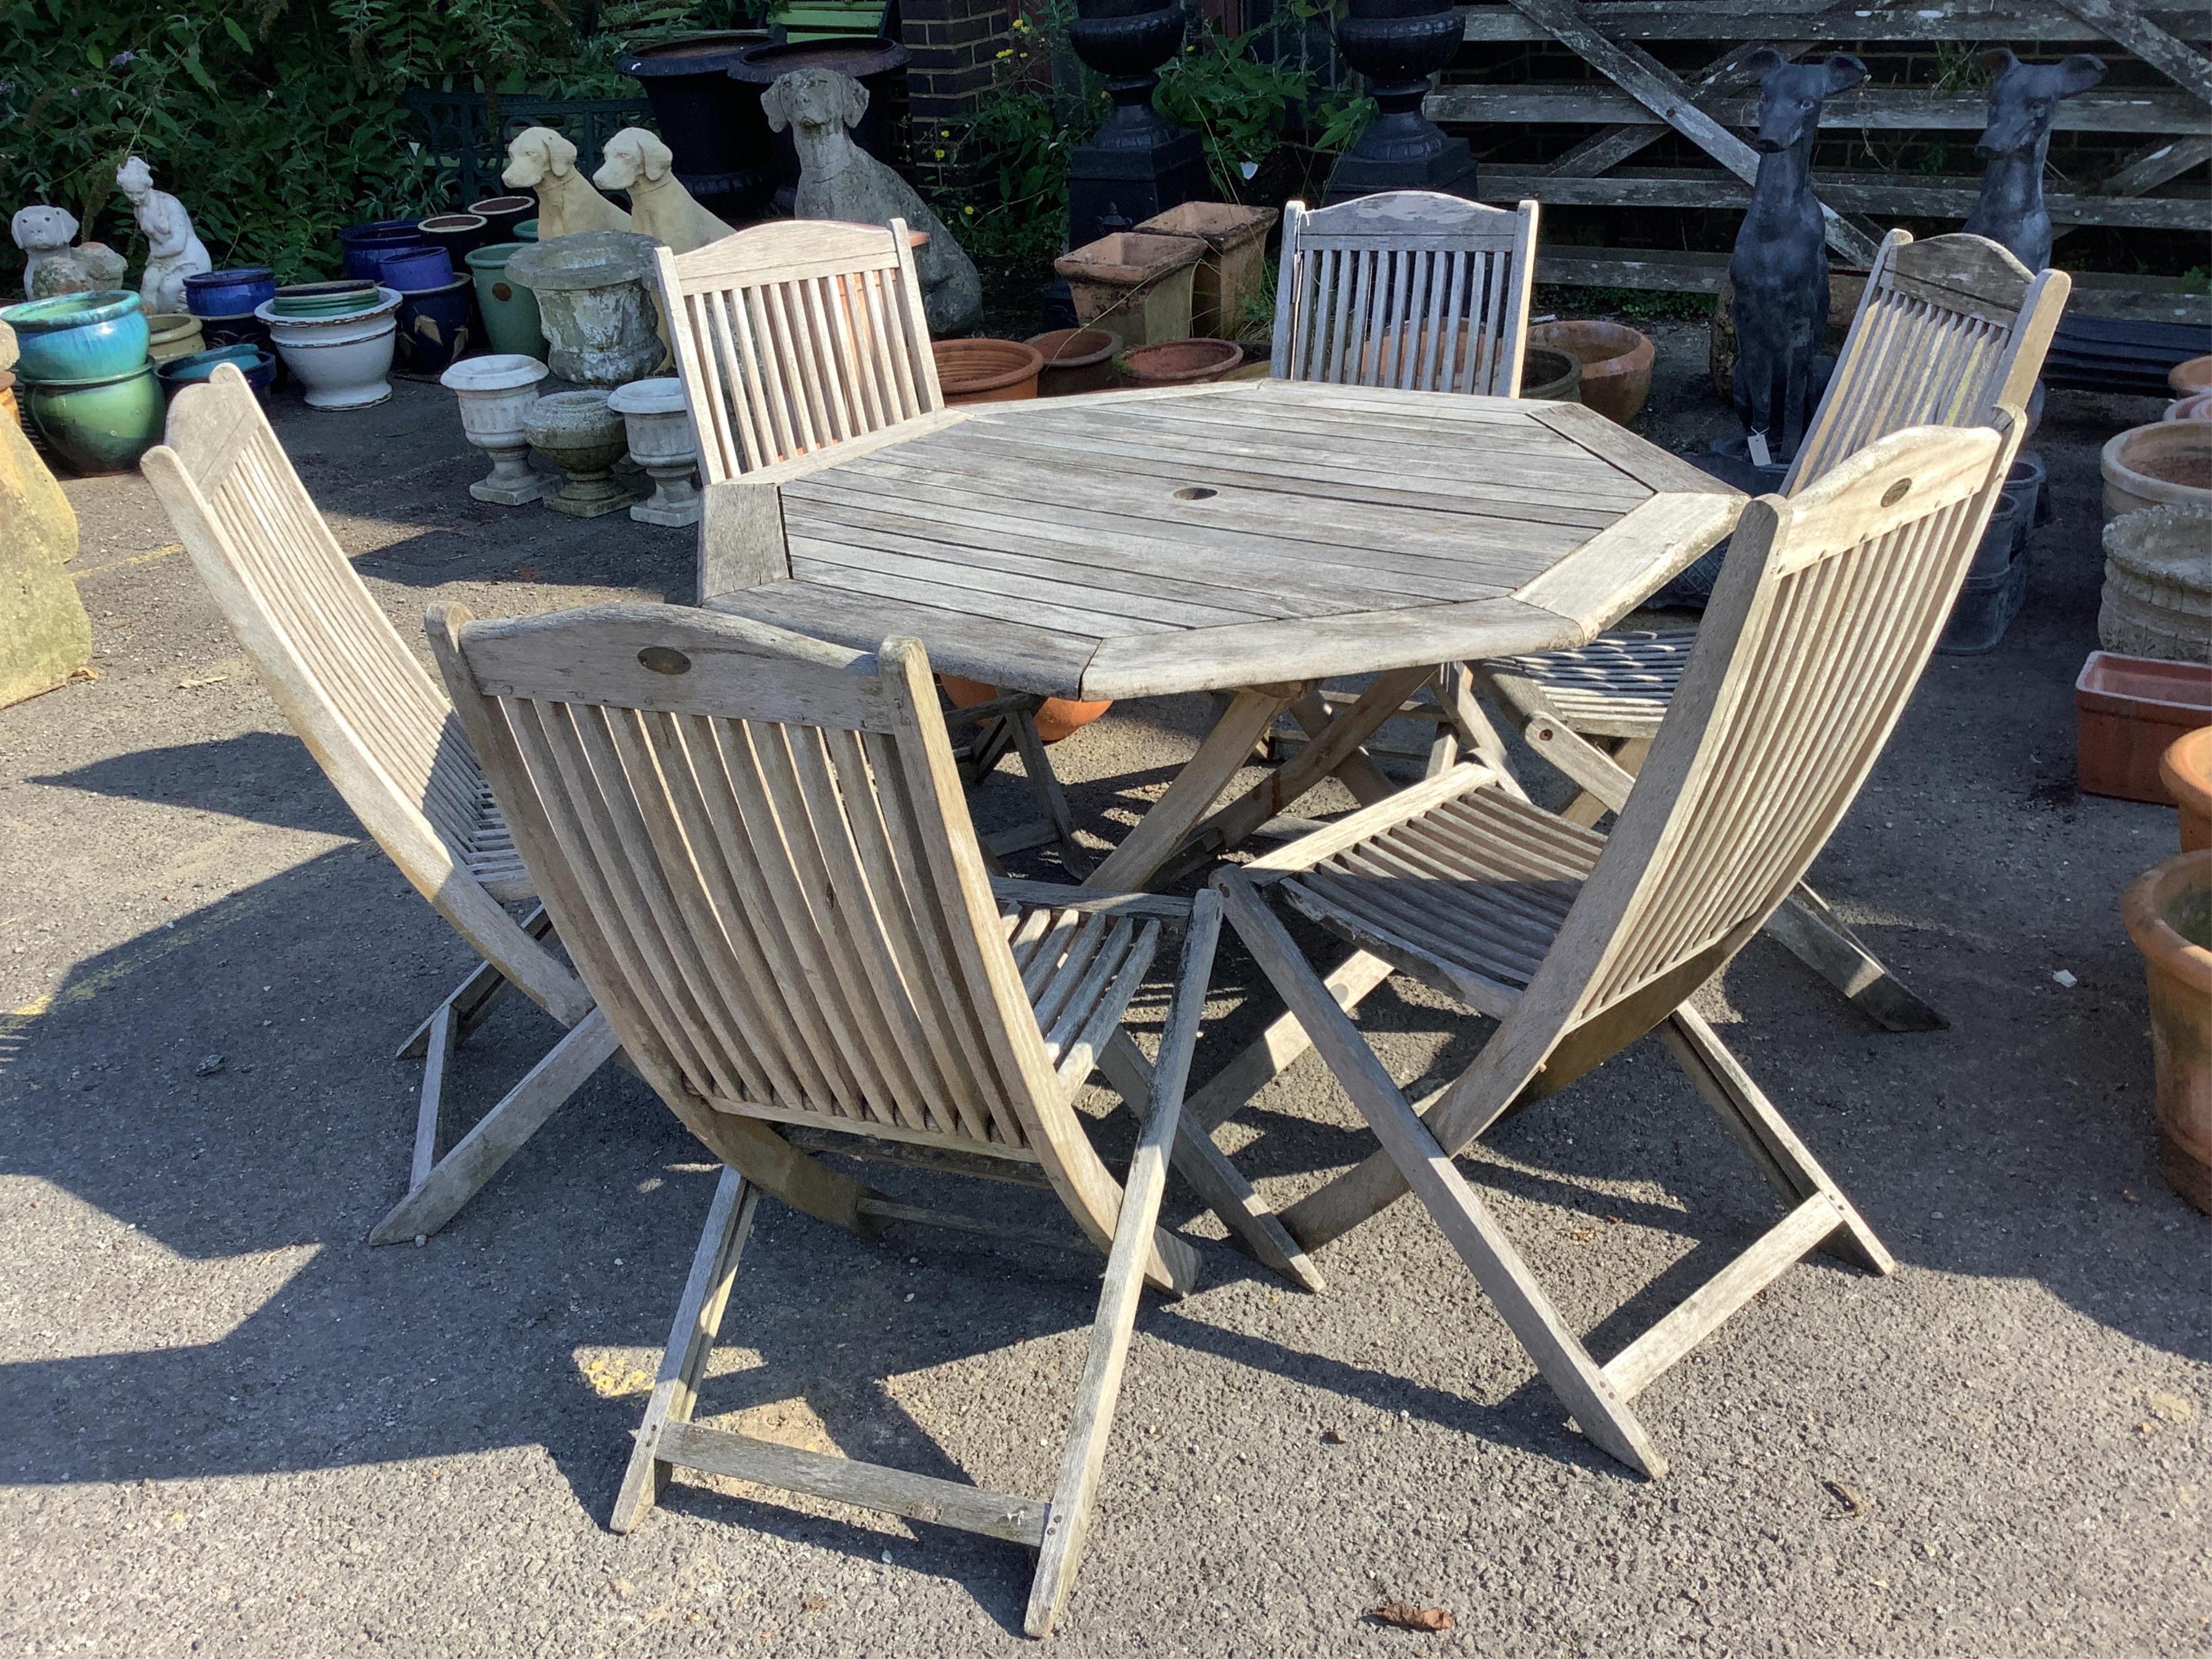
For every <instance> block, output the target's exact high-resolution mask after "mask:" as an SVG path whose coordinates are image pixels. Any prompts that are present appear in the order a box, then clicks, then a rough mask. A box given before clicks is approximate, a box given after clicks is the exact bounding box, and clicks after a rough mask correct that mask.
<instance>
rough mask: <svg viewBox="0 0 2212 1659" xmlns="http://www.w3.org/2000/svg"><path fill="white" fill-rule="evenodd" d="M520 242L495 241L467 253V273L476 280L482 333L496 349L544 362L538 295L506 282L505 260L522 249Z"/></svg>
mask: <svg viewBox="0 0 2212 1659" xmlns="http://www.w3.org/2000/svg"><path fill="white" fill-rule="evenodd" d="M525 246H526V244H524V243H521V242H494V243H493V244H492V245H491V246H489V247H480V248H478V249H477V250H476V251H475V252H473V253H471V254H470V255H469V257H468V258H469V275H470V276H472V277H473V278H474V279H475V281H476V285H477V309H478V310H479V311H481V312H482V313H483V322H484V333H485V334H486V336H488V337H489V341H490V344H491V349H493V350H494V351H495V352H498V353H501V354H502V355H504V356H513V357H535V358H537V359H538V362H544V361H545V351H546V347H545V330H544V325H542V324H541V323H540V322H539V321H538V296H537V295H535V294H533V293H532V292H531V290H530V289H526V288H525V287H523V285H522V284H521V283H515V282H509V281H508V280H507V261H508V260H509V259H511V258H513V257H514V256H515V255H516V254H518V253H520V252H522V250H523V248H524V247H525Z"/></svg>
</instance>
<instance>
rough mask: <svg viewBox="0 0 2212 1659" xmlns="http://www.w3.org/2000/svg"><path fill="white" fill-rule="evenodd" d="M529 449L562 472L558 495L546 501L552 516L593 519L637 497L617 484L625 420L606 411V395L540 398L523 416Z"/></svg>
mask: <svg viewBox="0 0 2212 1659" xmlns="http://www.w3.org/2000/svg"><path fill="white" fill-rule="evenodd" d="M522 429H523V431H524V432H525V433H526V435H528V437H529V439H530V447H532V449H534V450H536V451H537V452H538V453H539V454H540V455H543V456H544V458H545V459H547V460H549V461H550V462H551V463H552V464H553V465H555V466H557V467H558V468H560V469H561V474H562V481H563V482H562V485H561V489H560V491H559V493H558V494H556V495H547V496H546V497H545V505H546V506H548V507H551V508H552V509H553V510H554V511H555V512H556V513H569V514H571V515H572V516H574V517H575V518H579V519H596V518H598V517H599V516H600V514H602V513H619V512H621V511H622V509H623V508H624V507H628V506H629V504H630V502H631V501H635V499H636V497H635V496H634V495H631V494H630V492H629V490H627V489H623V487H622V485H620V484H618V483H616V482H615V479H614V465H615V463H616V462H617V461H618V460H620V459H622V458H623V449H624V447H625V444H624V439H623V417H622V416H619V415H617V414H616V413H615V412H614V410H611V409H609V408H608V407H607V394H606V393H605V392H554V393H553V394H552V395H551V396H550V397H546V398H539V399H538V401H537V402H536V403H534V404H531V405H530V409H529V410H528V412H527V413H526V415H525V416H523V422H522Z"/></svg>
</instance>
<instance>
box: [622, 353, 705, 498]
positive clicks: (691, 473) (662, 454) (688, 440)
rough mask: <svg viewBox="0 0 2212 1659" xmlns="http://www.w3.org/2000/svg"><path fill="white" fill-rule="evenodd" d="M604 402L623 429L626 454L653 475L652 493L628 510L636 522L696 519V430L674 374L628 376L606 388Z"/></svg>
mask: <svg viewBox="0 0 2212 1659" xmlns="http://www.w3.org/2000/svg"><path fill="white" fill-rule="evenodd" d="M607 407H608V408H609V409H611V410H614V411H615V413H617V415H619V416H622V417H623V422H625V423H626V424H627V426H628V427H629V458H630V459H632V460H633V461H635V462H636V463H637V464H638V465H640V466H641V467H643V468H644V469H645V470H646V471H647V473H648V474H650V475H651V477H652V478H653V498H652V499H651V500H650V501H640V502H639V503H638V504H637V505H636V506H635V507H632V508H630V510H629V515H630V517H631V518H633V519H635V520H637V521H638V522H639V523H641V524H665V525H674V526H684V525H694V524H696V523H698V522H699V488H698V485H697V483H696V482H695V473H696V468H697V466H698V464H699V439H698V435H697V434H696V432H694V431H693V429H692V427H691V411H690V408H689V407H687V406H686V405H685V404H684V382H683V381H681V380H669V379H663V380H633V381H631V382H630V383H629V385H628V386H621V387H618V388H617V389H616V390H615V391H614V392H611V393H609V394H608V397H607Z"/></svg>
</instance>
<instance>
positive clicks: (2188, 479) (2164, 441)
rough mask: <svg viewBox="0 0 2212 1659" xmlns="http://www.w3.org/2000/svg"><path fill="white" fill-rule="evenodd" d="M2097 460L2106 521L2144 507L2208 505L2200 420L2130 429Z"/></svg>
mask: <svg viewBox="0 0 2212 1659" xmlns="http://www.w3.org/2000/svg"><path fill="white" fill-rule="evenodd" d="M2098 461H2099V465H2100V466H2101V467H2102V468H2103V469H2104V474H2105V517H2106V520H2107V521H2110V520H2113V519H2117V518H2118V517H2119V516H2120V514H2122V513H2140V512H2142V510H2143V509H2144V508H2145V507H2184V506H2190V505H2196V506H2201V507H2212V426H2208V425H2206V424H2205V423H2204V422H2203V421H2159V422H2154V423H2152V424H2151V425H2149V426H2138V427H2131V428H2129V429H2128V430H2127V431H2125V432H2122V433H2119V434H2117V435H2115V436H2114V437H2113V438H2112V441H2110V442H2109V443H2107V444H2106V446H2105V449H2104V453H2103V454H2101V455H2100V457H2099V458H2098Z"/></svg>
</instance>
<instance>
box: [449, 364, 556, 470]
mask: <svg viewBox="0 0 2212 1659" xmlns="http://www.w3.org/2000/svg"><path fill="white" fill-rule="evenodd" d="M544 378H545V365H544V364H543V363H541V362H538V359H536V358H535V357H519V356H512V355H507V356H493V357H469V358H465V359H463V360H462V361H461V362H458V363H455V364H454V365H453V367H452V368H449V369H447V371H446V372H445V373H444V374H441V375H440V376H439V377H438V384H439V385H441V386H445V387H447V388H448V389H449V390H450V391H451V392H453V395H454V396H455V397H457V398H459V399H460V401H461V435H462V436H463V437H465V438H466V439H467V440H468V441H470V442H471V443H472V444H474V445H475V446H476V447H477V448H478V449H481V450H482V451H483V453H485V454H487V455H489V456H490V457H491V471H490V472H489V475H487V476H486V477H483V478H481V479H479V480H477V482H476V483H472V484H471V485H470V486H469V494H470V495H473V496H475V497H476V498H477V500H478V501H490V502H492V503H494V504H495V505H496V506H499V507H520V506H521V505H522V504H523V503H524V502H526V501H536V500H538V498H539V497H540V496H542V495H544V493H545V480H544V479H543V478H541V477H538V474H537V473H535V472H533V471H531V467H530V440H529V438H528V437H527V436H526V435H525V434H524V432H523V429H522V422H523V417H524V416H526V415H527V414H528V413H529V410H530V406H531V404H534V403H536V402H537V401H538V384H539V383H540V382H541V381H543V380H544Z"/></svg>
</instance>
